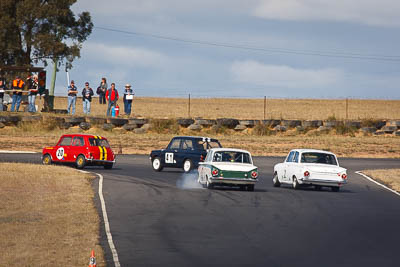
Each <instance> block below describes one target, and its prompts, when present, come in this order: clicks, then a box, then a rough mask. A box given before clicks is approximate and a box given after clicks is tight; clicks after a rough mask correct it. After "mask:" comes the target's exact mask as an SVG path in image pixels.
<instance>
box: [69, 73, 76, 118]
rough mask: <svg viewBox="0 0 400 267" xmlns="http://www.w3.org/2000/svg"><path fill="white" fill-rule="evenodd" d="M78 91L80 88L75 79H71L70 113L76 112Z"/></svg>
mask: <svg viewBox="0 0 400 267" xmlns="http://www.w3.org/2000/svg"><path fill="white" fill-rule="evenodd" d="M77 93H78V88H76V86H75V82H74V80H72V81H71V85H70V86H68V114H71V115H74V114H75V104H76V94H77ZM71 109H72V111H71Z"/></svg>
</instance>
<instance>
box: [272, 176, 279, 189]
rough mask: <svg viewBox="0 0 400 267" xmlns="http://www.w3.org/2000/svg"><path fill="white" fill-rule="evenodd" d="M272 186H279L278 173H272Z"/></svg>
mask: <svg viewBox="0 0 400 267" xmlns="http://www.w3.org/2000/svg"><path fill="white" fill-rule="evenodd" d="M272 184H273V185H274V187H280V186H281V183H280V182H279V179H278V173H274V178H272Z"/></svg>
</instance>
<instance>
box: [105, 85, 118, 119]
mask: <svg viewBox="0 0 400 267" xmlns="http://www.w3.org/2000/svg"><path fill="white" fill-rule="evenodd" d="M118 98H119V95H118V90H117V89H115V83H112V84H111V88H110V89H108V90H107V92H106V99H107V101H108V107H107V116H110V112H111V107H114V108H115V106H116V104H117V100H118Z"/></svg>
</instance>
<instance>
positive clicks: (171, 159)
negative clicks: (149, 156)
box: [161, 138, 181, 167]
mask: <svg viewBox="0 0 400 267" xmlns="http://www.w3.org/2000/svg"><path fill="white" fill-rule="evenodd" d="M180 149H181V138H174V139H172V140H171V142H170V143H169V145H168V147H167V148H166V149H165V151H164V152H165V153H164V155H163V157H162V159H161V160H163V161H164V165H165V167H177V166H178V164H177V163H178V160H179V158H180V156H179V155H180Z"/></svg>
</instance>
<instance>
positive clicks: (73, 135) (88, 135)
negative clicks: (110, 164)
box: [61, 134, 107, 139]
mask: <svg viewBox="0 0 400 267" xmlns="http://www.w3.org/2000/svg"><path fill="white" fill-rule="evenodd" d="M65 136H68V137H69V136H70V137H75V136H79V137H85V136H87V137H93V138H96V137H101V138H102V139H107V138H105V137H102V136H100V135H92V134H63V135H62V136H61V137H65Z"/></svg>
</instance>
